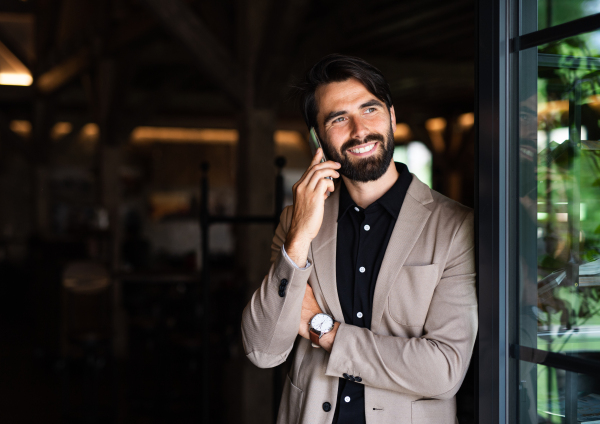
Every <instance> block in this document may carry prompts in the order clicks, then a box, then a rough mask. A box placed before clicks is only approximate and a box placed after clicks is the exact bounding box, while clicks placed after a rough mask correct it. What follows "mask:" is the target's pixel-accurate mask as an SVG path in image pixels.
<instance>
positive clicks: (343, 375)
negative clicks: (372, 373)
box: [342, 373, 350, 380]
mask: <svg viewBox="0 0 600 424" xmlns="http://www.w3.org/2000/svg"><path fill="white" fill-rule="evenodd" d="M342 377H344V378H345V379H346V380H350V376H349V375H348V374H346V373H343V374H342Z"/></svg>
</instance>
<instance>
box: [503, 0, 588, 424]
mask: <svg viewBox="0 0 600 424" xmlns="http://www.w3.org/2000/svg"><path fill="white" fill-rule="evenodd" d="M594 8H596V9H597V10H596V9H594ZM561 10H562V11H563V12H562V13H561V12H560V11H561ZM598 11H600V2H589V1H588V2H584V1H569V2H565V1H557V0H545V1H540V2H539V3H538V2H527V1H523V2H522V3H521V8H520V10H519V14H518V16H519V22H520V25H519V32H520V34H519V35H518V36H517V37H515V38H514V39H513V46H514V47H515V48H514V50H513V52H512V53H511V57H510V60H511V61H513V63H514V64H513V67H512V69H514V70H515V71H516V74H513V75H511V77H510V79H509V81H510V82H509V84H511V85H512V88H513V93H515V94H514V96H513V97H514V98H513V99H511V101H509V105H510V106H509V108H508V114H509V115H510V116H509V119H510V122H513V123H514V124H513V131H511V132H510V135H509V136H508V137H507V141H508V143H510V146H515V147H516V148H514V149H512V150H511V154H510V159H509V160H510V161H511V163H512V168H511V169H513V170H514V171H515V172H516V175H512V176H511V177H510V178H509V181H511V182H512V184H513V186H512V191H511V192H512V193H515V195H513V196H512V199H511V202H509V205H510V208H511V209H512V215H511V214H510V213H509V215H510V216H512V217H513V218H514V219H513V220H512V221H510V222H508V227H509V228H508V232H509V236H510V235H512V237H513V240H512V244H511V245H512V246H514V247H515V248H514V249H513V250H512V251H511V252H509V254H508V258H507V259H508V262H509V264H510V265H513V269H514V272H513V274H512V276H513V277H514V278H512V279H511V278H509V279H507V284H508V285H509V286H510V287H509V291H508V293H509V295H508V301H507V302H508V308H507V310H508V311H509V313H508V316H507V317H506V319H507V321H508V322H510V323H512V325H510V324H509V325H508V332H509V335H508V339H509V340H510V358H511V359H510V360H509V375H511V379H510V381H509V388H508V391H509V393H511V394H512V396H510V395H509V398H510V399H512V402H509V408H510V410H511V413H510V415H511V416H512V417H515V418H516V420H517V421H518V422H519V423H522V424H534V423H535V424H538V423H561V424H562V423H567V424H576V423H600V30H598V28H600V15H594V14H593V13H592V12H594V13H595V12H598ZM557 13H558V15H557ZM586 15H590V16H587V17H585V18H582V19H579V20H576V21H571V22H566V23H565V19H567V16H576V17H579V16H586ZM538 18H539V20H540V21H541V23H540V25H537V23H538ZM557 22H558V23H559V24H556V23H557ZM538 27H541V28H544V29H543V30H538ZM507 191H510V187H509V188H508V189H507Z"/></svg>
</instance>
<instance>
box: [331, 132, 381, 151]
mask: <svg viewBox="0 0 600 424" xmlns="http://www.w3.org/2000/svg"><path fill="white" fill-rule="evenodd" d="M369 141H384V138H383V135H381V134H377V133H373V134H369V135H367V136H366V137H365V138H363V139H362V140H359V139H356V138H352V139H350V140H348V141H346V142H345V143H344V144H342V148H341V151H342V152H343V153H345V152H346V150H348V149H352V148H353V147H356V146H360V145H361V144H365V143H368V142H369Z"/></svg>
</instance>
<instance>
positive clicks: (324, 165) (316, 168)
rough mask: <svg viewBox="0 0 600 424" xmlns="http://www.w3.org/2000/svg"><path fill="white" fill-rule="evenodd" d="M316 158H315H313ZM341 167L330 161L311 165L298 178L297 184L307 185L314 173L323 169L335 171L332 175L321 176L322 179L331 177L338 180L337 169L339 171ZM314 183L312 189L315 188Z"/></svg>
mask: <svg viewBox="0 0 600 424" xmlns="http://www.w3.org/2000/svg"><path fill="white" fill-rule="evenodd" d="M315 157H317V156H315ZM341 166H342V165H340V164H339V163H337V162H334V161H332V160H328V161H326V162H323V163H317V164H311V166H310V167H309V168H308V169H307V170H306V172H305V173H304V175H303V176H302V178H300V181H298V183H299V184H303V183H304V184H307V185H308V184H309V181H310V180H311V179H312V178H313V175H314V173H315V172H317V171H321V170H324V169H329V170H333V171H335V172H334V173H332V174H327V175H322V178H325V177H333V178H339V176H340V175H339V174H338V173H337V171H336V170H337V169H339V168H340V167H341ZM315 185H316V182H315V183H314V184H313V186H312V187H313V188H314V187H315Z"/></svg>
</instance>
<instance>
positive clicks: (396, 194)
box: [333, 162, 412, 424]
mask: <svg viewBox="0 0 600 424" xmlns="http://www.w3.org/2000/svg"><path fill="white" fill-rule="evenodd" d="M395 165H396V169H397V170H398V173H399V174H400V175H399V177H398V179H397V180H396V182H395V183H394V185H393V186H392V187H391V188H390V189H389V190H388V191H387V192H386V193H385V194H384V195H383V196H381V197H380V198H379V199H378V200H376V201H375V202H373V203H372V204H371V205H369V206H368V207H367V208H366V209H363V208H361V207H359V206H357V205H356V204H355V203H354V201H353V200H352V198H351V197H350V194H349V193H348V189H347V188H346V186H345V185H344V182H343V181H342V183H341V186H340V190H341V191H340V205H339V213H338V227H337V247H336V264H335V266H336V280H337V290H338V296H339V300H340V304H341V307H342V312H343V314H344V321H345V322H346V324H351V325H356V326H357V327H362V328H369V329H370V328H371V315H372V309H373V295H374V293H375V283H376V282H377V276H378V274H379V269H380V268H381V262H382V261H383V256H384V254H385V250H386V248H387V245H388V242H389V241H390V236H391V235H392V230H393V229H394V225H395V224H396V220H397V219H398V215H399V214H400V209H401V208H402V203H403V202H404V197H405V196H406V192H407V191H408V186H409V185H410V183H411V181H412V175H411V174H410V172H409V171H408V168H407V167H406V165H404V164H403V163H399V162H395ZM344 377H346V376H344ZM355 377H356V376H348V378H340V382H339V385H338V395H337V406H336V409H335V414H334V417H333V424H358V423H365V395H364V392H365V390H364V386H363V385H362V384H360V383H358V382H355V381H352V379H353V378H355Z"/></svg>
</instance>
